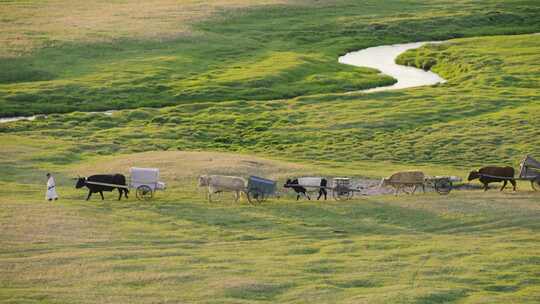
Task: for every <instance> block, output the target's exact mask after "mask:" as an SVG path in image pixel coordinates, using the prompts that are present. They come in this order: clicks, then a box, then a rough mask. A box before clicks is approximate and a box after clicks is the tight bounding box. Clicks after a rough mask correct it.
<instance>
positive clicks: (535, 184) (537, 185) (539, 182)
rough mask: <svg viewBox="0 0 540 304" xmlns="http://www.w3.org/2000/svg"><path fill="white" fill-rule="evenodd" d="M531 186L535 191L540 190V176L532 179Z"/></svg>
mask: <svg viewBox="0 0 540 304" xmlns="http://www.w3.org/2000/svg"><path fill="white" fill-rule="evenodd" d="M531 188H533V190H534V191H540V178H537V179H536V180H532V181H531Z"/></svg>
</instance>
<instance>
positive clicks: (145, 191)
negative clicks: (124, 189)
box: [135, 185, 154, 201]
mask: <svg viewBox="0 0 540 304" xmlns="http://www.w3.org/2000/svg"><path fill="white" fill-rule="evenodd" d="M135 194H136V195H137V198H138V199H139V200H144V201H147V200H149V199H151V198H152V196H153V195H154V192H153V191H152V188H150V187H149V186H147V185H141V186H139V187H137V191H136V192H135Z"/></svg>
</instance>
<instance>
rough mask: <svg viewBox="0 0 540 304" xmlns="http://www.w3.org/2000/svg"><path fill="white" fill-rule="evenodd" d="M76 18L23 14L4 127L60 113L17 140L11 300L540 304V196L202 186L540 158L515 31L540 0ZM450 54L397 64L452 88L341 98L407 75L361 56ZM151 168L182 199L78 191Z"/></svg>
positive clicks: (7, 278) (535, 93)
mask: <svg viewBox="0 0 540 304" xmlns="http://www.w3.org/2000/svg"><path fill="white" fill-rule="evenodd" d="M68 2H69V1H63V0H57V1H24V2H22V1H0V25H1V26H2V29H3V30H2V32H1V33H0V40H4V41H8V42H9V43H3V44H1V45H0V54H2V55H0V56H2V58H1V59H0V116H6V115H8V116H9V115H19V114H31V113H57V114H52V115H49V116H48V117H47V118H44V117H39V118H38V119H37V120H35V121H33V122H25V121H19V122H14V123H8V124H0V143H1V144H0V189H3V191H2V195H1V196H0V231H1V232H0V303H283V302H287V303H307V302H309V303H403V304H405V303H411V304H412V303H415V304H426V303H538V302H540V280H539V279H538V278H539V275H540V261H539V258H538V257H539V256H540V246H539V244H540V238H539V237H538V232H539V230H540V226H539V224H538V223H539V219H540V206H539V195H538V193H534V192H532V191H531V189H530V188H529V186H528V184H526V183H520V184H519V188H518V189H519V191H518V192H516V193H512V192H503V193H500V192H498V191H492V190H490V191H489V192H487V193H483V192H480V191H454V192H452V193H451V194H450V195H449V196H438V195H436V194H433V193H427V194H422V195H415V196H400V197H393V196H372V197H358V198H356V199H354V200H351V201H347V202H333V201H327V202H295V201H294V200H293V196H292V195H291V194H287V193H285V194H284V195H283V196H282V198H281V199H279V200H277V199H273V200H271V201H269V202H268V203H266V204H263V205H260V206H257V207H253V206H249V205H248V204H247V203H246V202H245V201H242V202H240V203H238V204H234V203H232V202H231V196H228V195H224V196H223V197H222V200H221V202H219V203H214V204H210V203H207V202H206V201H205V200H204V193H203V192H202V191H201V190H199V189H197V188H196V185H195V180H196V176H197V175H199V174H203V173H218V174H230V175H242V176H246V175H250V174H256V175H261V176H266V177H270V178H274V179H278V180H279V181H280V183H281V182H282V181H283V180H284V178H286V177H288V176H300V175H325V176H338V175H339V176H341V175H345V176H354V177H372V178H380V177H382V176H386V175H388V174H390V173H391V172H393V171H397V170H405V169H412V168H414V169H421V170H423V171H425V172H426V173H427V174H430V175H437V174H440V175H442V174H444V175H447V174H452V175H458V176H462V177H464V175H465V174H466V172H467V171H468V170H469V169H471V168H473V167H477V166H481V165H486V164H509V165H514V166H515V165H517V163H518V161H519V159H520V158H521V157H523V155H524V154H526V153H532V154H533V156H535V157H537V158H540V155H536V154H535V153H537V150H536V149H537V147H539V146H540V131H539V130H540V119H539V118H540V117H539V115H538V113H540V99H539V92H540V90H539V89H540V88H539V86H540V85H539V83H540V65H539V62H540V52H539V50H540V36H539V35H505V36H497V35H496V34H523V33H530V32H537V31H539V27H538V26H539V24H540V22H539V21H540V20H539V18H540V17H539V16H540V12H539V9H540V8H539V7H538V5H537V3H536V1H502V0H501V1H424V0H422V1H420V0H417V1H371V0H370V1H361V2H360V1H341V0H338V1H331V2H324V3H319V2H318V1H315V2H311V1H301V2H300V1H298V2H290V1H287V2H284V1H279V2H274V1H257V2H251V1H250V3H248V2H247V1H236V0H231V1H216V2H213V3H214V4H212V5H209V6H200V2H196V1H183V3H182V6H181V7H182V9H181V10H176V9H175V7H176V3H174V2H173V1H167V0H162V1H145V2H123V1H113V2H107V4H106V5H109V6H110V9H107V10H103V8H104V5H105V2H101V1H87V2H86V3H84V4H82V5H80V6H78V5H74V4H72V3H71V2H69V3H68ZM252 4H256V6H255V7H254V6H252ZM260 5H262V6H260ZM141 8H144V10H141ZM240 8H241V9H240ZM37 12H41V13H37ZM70 12H75V13H76V15H78V16H80V18H77V19H73V18H70V16H69V15H68V14H69V13H70ZM101 12H103V13H102V14H100V13H101ZM113 12H116V13H113ZM36 15H38V16H36ZM74 15H75V14H74ZM25 16H26V17H28V16H36V18H34V19H32V18H26V19H25V20H28V21H27V22H23V21H22V20H23V19H24V18H23V17H25ZM62 16H65V18H60V17H62ZM56 21H58V22H56ZM66 24H67V25H70V26H71V25H76V26H77V27H78V28H79V30H76V31H68V30H65V27H63V25H66ZM472 36H484V37H477V38H459V37H472ZM17 37H18V38H17ZM448 38H459V39H453V40H451V41H449V42H448V43H445V44H441V45H428V46H425V47H423V48H421V49H418V50H414V51H410V52H407V53H405V54H403V55H402V56H401V57H400V58H399V59H398V61H399V62H400V63H402V64H407V65H412V66H417V67H420V68H425V69H432V70H434V71H435V72H437V73H439V74H440V75H442V76H443V77H444V78H446V79H447V80H448V81H447V82H446V83H445V84H442V85H437V86H434V87H424V88H416V89H410V90H401V91H394V92H379V93H373V94H362V93H352V94H343V93H342V92H344V91H350V90H355V89H360V88H369V87H373V86H377V85H380V84H387V83H392V82H393V81H394V80H392V79H390V78H387V77H384V76H381V75H378V74H377V73H376V72H375V71H372V70H368V69H358V68H353V67H347V66H344V65H338V64H337V56H338V55H339V54H342V53H343V52H345V51H348V50H352V49H358V48H363V47H368V46H373V45H380V44H388V43H397V42H410V41H417V40H442V39H448ZM17 43H20V44H17ZM13 54H18V56H13ZM280 98H281V99H280ZM163 105H169V106H168V107H161V106H163ZM122 108H130V109H125V110H120V111H117V112H115V113H114V114H112V116H107V115H105V114H96V113H82V112H74V113H70V114H60V113H64V112H71V111H73V110H80V111H87V110H105V109H122ZM130 166H151V167H159V168H160V170H161V173H162V179H163V180H164V181H166V182H167V184H168V186H169V189H168V190H167V191H166V192H164V193H158V196H157V198H156V199H155V200H153V201H151V202H139V201H136V200H135V199H134V198H133V197H132V198H130V199H129V200H128V201H122V202H117V201H116V200H114V198H115V197H116V194H106V198H107V199H106V200H105V201H99V200H94V201H91V202H85V201H83V198H84V197H85V193H84V192H82V191H78V190H75V189H73V180H72V178H73V177H74V176H76V175H77V174H82V175H88V174H94V173H103V172H121V173H128V172H127V170H128V168H129V167H130ZM45 172H53V173H54V174H55V177H56V179H57V182H58V184H59V193H60V196H61V200H60V201H58V202H55V203H48V202H45V201H44V200H43V194H44V191H43V190H44V189H43V185H44V174H45ZM132 196H133V194H132Z"/></svg>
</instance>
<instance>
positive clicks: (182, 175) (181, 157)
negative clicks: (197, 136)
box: [70, 151, 313, 185]
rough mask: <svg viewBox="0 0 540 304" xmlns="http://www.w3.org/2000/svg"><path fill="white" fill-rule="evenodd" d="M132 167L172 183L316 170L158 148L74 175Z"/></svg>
mask: <svg viewBox="0 0 540 304" xmlns="http://www.w3.org/2000/svg"><path fill="white" fill-rule="evenodd" d="M130 167H156V168H159V169H160V176H161V178H162V179H163V180H165V181H166V182H167V183H168V184H172V185H174V184H184V185H185V184H186V183H187V184H190V183H191V184H193V185H195V183H196V178H197V177H198V176H199V175H201V174H223V175H239V176H246V177H247V176H249V175H262V176H265V177H269V178H284V177H286V176H288V175H290V174H308V173H310V172H313V169H311V168H310V167H309V166H307V165H300V164H293V163H288V162H283V161H275V160H268V159H264V158H260V157H253V156H248V155H242V154H234V153H223V152H186V151H155V152H144V153H136V154H128V155H116V156H113V157H102V158H97V159H94V160H92V161H88V162H85V163H84V164H80V165H78V166H75V167H74V168H72V169H70V174H73V175H76V174H80V175H91V174H97V173H115V172H119V173H124V174H129V168H130Z"/></svg>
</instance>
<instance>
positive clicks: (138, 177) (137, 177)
mask: <svg viewBox="0 0 540 304" xmlns="http://www.w3.org/2000/svg"><path fill="white" fill-rule="evenodd" d="M130 171H131V187H133V188H138V187H139V186H141V185H147V186H149V187H150V188H152V189H155V188H156V186H157V183H158V182H159V169H157V168H136V167H133V168H131V170H130Z"/></svg>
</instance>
